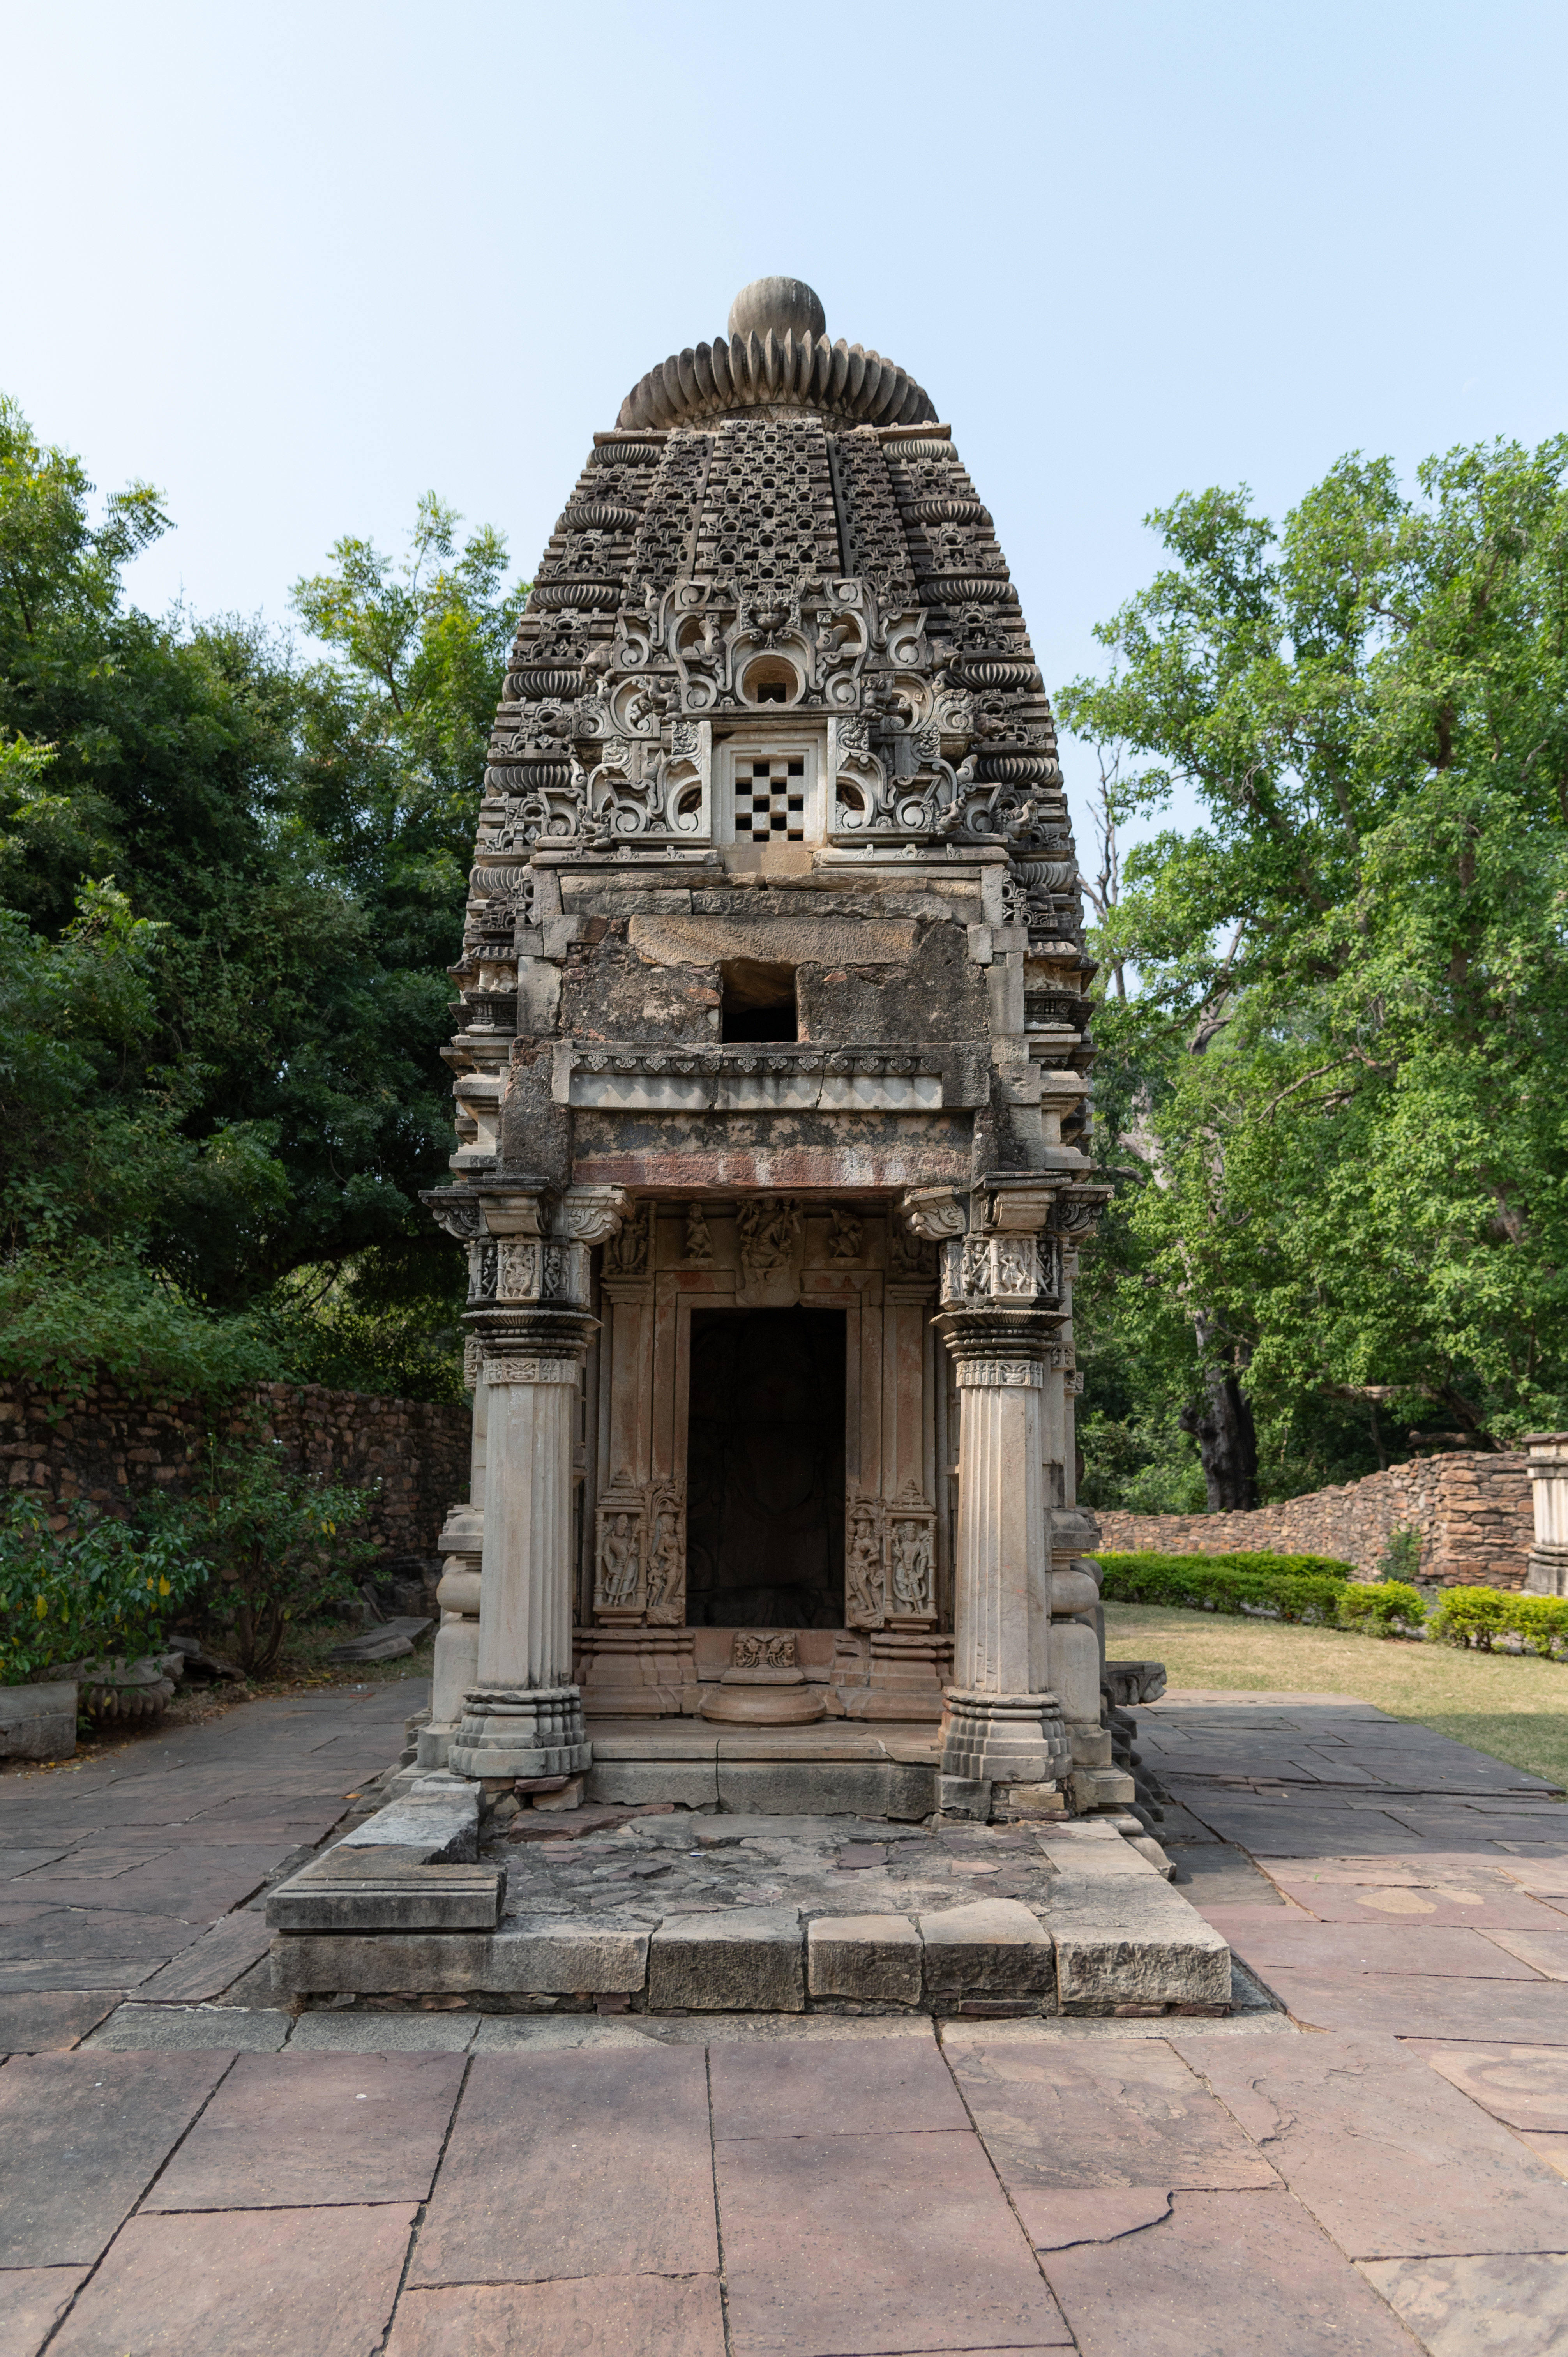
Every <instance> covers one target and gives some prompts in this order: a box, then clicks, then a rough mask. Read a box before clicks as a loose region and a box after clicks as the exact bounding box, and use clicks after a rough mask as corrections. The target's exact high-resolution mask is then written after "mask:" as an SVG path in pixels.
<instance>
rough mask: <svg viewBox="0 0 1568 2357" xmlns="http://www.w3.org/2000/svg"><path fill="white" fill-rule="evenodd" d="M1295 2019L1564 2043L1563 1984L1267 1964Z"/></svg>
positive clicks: (1566, 1999)
mask: <svg viewBox="0 0 1568 2357" xmlns="http://www.w3.org/2000/svg"><path fill="white" fill-rule="evenodd" d="M1262 1977H1263V1979H1264V1980H1265V1981H1266V1982H1267V1984H1268V1986H1269V1987H1270V1988H1271V1989H1272V1990H1273V1993H1274V1995H1275V1996H1277V1997H1278V1998H1279V2000H1280V2003H1281V2004H1282V2005H1283V2006H1284V2007H1286V2009H1287V2010H1288V2012H1289V2013H1290V2015H1291V2016H1292V2018H1293V2019H1294V2020H1296V2021H1298V2022H1301V2023H1303V2024H1305V2026H1307V2027H1308V2028H1311V2029H1347V2030H1355V2031H1362V2030H1372V2031H1378V2030H1386V2031H1388V2032H1390V2033H1391V2035H1392V2036H1393V2037H1395V2038H1451V2039H1455V2040H1464V2039H1475V2038H1484V2039H1487V2040H1498V2039H1501V2040H1513V2041H1514V2042H1515V2043H1517V2044H1520V2045H1524V2046H1564V2047H1568V1989H1565V1988H1564V1987H1563V1984H1562V1983H1561V1982H1557V1981H1494V1980H1488V1981H1487V1983H1486V1986H1485V1995H1484V1996H1482V1995H1480V1994H1478V1992H1477V1985H1476V1983H1475V1982H1474V1981H1463V1980H1455V1979H1453V1978H1452V1977H1449V1976H1446V1975H1444V1976H1439V1975H1436V1974H1418V1973H1348V1974H1345V1975H1341V1976H1339V1977H1338V1978H1336V1977H1334V1976H1333V1975H1330V1974H1329V1973H1327V1972H1326V1971H1319V1970H1318V1969H1317V1968H1316V1966H1313V1967H1311V1968H1309V1969H1307V1970H1305V1971H1297V1970H1296V1969H1295V1967H1294V1966H1282V1965H1279V1964H1271V1965H1270V1966H1269V1968H1268V1970H1267V1971H1266V1972H1265V1973H1264V1974H1263V1975H1262Z"/></svg>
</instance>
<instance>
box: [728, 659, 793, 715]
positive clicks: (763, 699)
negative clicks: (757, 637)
mask: <svg viewBox="0 0 1568 2357" xmlns="http://www.w3.org/2000/svg"><path fill="white" fill-rule="evenodd" d="M804 685H805V683H804V681H803V679H802V678H801V675H800V672H799V671H798V670H797V669H796V667H795V665H794V664H793V663H792V662H790V660H789V656H788V655H781V654H766V655H754V656H753V657H752V659H751V661H750V662H748V663H747V664H746V669H745V670H744V671H743V672H742V673H741V677H740V692H741V694H742V695H743V696H744V697H745V699H746V703H747V704H757V705H765V704H797V703H799V701H800V695H801V694H802V692H803V689H804Z"/></svg>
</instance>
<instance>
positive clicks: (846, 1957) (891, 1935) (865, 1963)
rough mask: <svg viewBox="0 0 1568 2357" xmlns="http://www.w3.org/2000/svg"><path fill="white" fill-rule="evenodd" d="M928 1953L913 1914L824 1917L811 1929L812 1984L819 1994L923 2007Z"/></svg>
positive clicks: (809, 1972)
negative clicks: (923, 1958) (922, 1967)
mask: <svg viewBox="0 0 1568 2357" xmlns="http://www.w3.org/2000/svg"><path fill="white" fill-rule="evenodd" d="M922 1953H923V1951H922V1947H921V1943H920V1935H919V1932H918V1931H917V1930H916V1928H915V1926H914V1923H913V1922H912V1921H911V1920H910V1918H909V1917H908V1915H819V1916H818V1917H817V1919H816V1921H814V1922H813V1923H811V1924H810V1925H809V1926H808V1928H807V1932H806V1981H807V1986H808V1987H809V1988H810V1990H811V1995H812V1996H844V1997H859V1998H860V1999H861V2000H862V2001H863V2002H864V2003H867V2004H872V2005H918V2004H919V2002H920V1962H921V1955H922Z"/></svg>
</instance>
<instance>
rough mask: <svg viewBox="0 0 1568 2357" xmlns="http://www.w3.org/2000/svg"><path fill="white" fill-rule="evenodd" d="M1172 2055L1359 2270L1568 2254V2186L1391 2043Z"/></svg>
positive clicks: (1206, 2048) (1261, 2044)
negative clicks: (1196, 2076)
mask: <svg viewBox="0 0 1568 2357" xmlns="http://www.w3.org/2000/svg"><path fill="white" fill-rule="evenodd" d="M1173 2042H1174V2043H1175V2044H1176V2048H1177V2050H1178V2051H1180V2052H1183V2053H1185V2054H1186V2056H1187V2060H1188V2061H1190V2062H1191V2063H1192V2065H1193V2068H1194V2069H1195V2070H1196V2071H1198V2072H1201V2073H1202V2074H1203V2076H1204V2078H1205V2079H1206V2080H1207V2081H1208V2084H1209V2086H1210V2087H1212V2089H1213V2090H1214V2093H1216V2094H1217V2095H1218V2096H1219V2098H1220V2099H1221V2101H1222V2102H1223V2103H1224V2104H1225V2105H1226V2106H1227V2108H1228V2109H1229V2110H1230V2112H1231V2113H1232V2114H1233V2115H1235V2117H1236V2119H1237V2120H1238V2121H1239V2122H1240V2126H1242V2127H1243V2128H1244V2129H1245V2130H1246V2132H1247V2134H1248V2135H1249V2136H1251V2137H1252V2138H1254V2140H1255V2141H1256V2143H1257V2144H1258V2146H1259V2147H1261V2149H1262V2151H1263V2152H1264V2153H1266V2154H1267V2156H1268V2158H1269V2160H1270V2161H1271V2162H1272V2163H1273V2167H1274V2168H1275V2169H1278V2171H1279V2173H1280V2175H1281V2176H1282V2177H1283V2179H1284V2180H1285V2183H1286V2184H1287V2185H1288V2186H1289V2188H1290V2190H1291V2191H1292V2192H1293V2193H1294V2195H1295V2197H1296V2199H1297V2200H1298V2201H1302V2202H1304V2203H1305V2206H1306V2208H1307V2209H1308V2210H1310V2211H1311V2212H1312V2214H1313V2216H1314V2217H1315V2218H1316V2220H1317V2222H1318V2223H1319V2224H1320V2225H1321V2226H1322V2227H1323V2228H1324V2229H1325V2231H1326V2233H1329V2234H1331V2235H1332V2236H1333V2238H1334V2240H1335V2242H1336V2243H1337V2244H1338V2245H1339V2247H1340V2249H1341V2250H1343V2251H1345V2252H1347V2253H1348V2255H1350V2257H1352V2258H1358V2259H1365V2258H1398V2257H1407V2258H1408V2257H1419V2256H1423V2255H1424V2256H1433V2255H1449V2254H1459V2253H1463V2252H1466V2251H1468V2252H1487V2251H1560V2250H1568V2186H1565V2185H1564V2184H1563V2180H1562V2179H1561V2178H1560V2177H1559V2176H1558V2175H1557V2174H1556V2172H1555V2171H1554V2170H1553V2169H1549V2168H1548V2167H1547V2166H1546V2164H1545V2163H1544V2162H1542V2161H1541V2160H1539V2159H1537V2158H1536V2157H1535V2156H1534V2155H1533V2154H1531V2153H1529V2152H1527V2151H1525V2150H1523V2149H1522V2148H1521V2147H1520V2142H1519V2139H1518V2137H1517V2136H1510V2135H1509V2131H1508V2130H1507V2129H1506V2128H1504V2127H1500V2126H1498V2125H1497V2124H1496V2123H1495V2122H1494V2121H1491V2120H1489V2119H1487V2117H1486V2116H1485V2115H1481V2114H1478V2113H1477V2107H1476V2105H1475V2104H1472V2103H1471V2102H1469V2101H1468V2100H1467V2098H1466V2096H1464V2095H1462V2094H1461V2093H1459V2092H1458V2090H1457V2089H1456V2088H1455V2087H1453V2086H1451V2085H1450V2084H1449V2083H1448V2081H1447V2080H1446V2079H1444V2078H1441V2077H1439V2075H1438V2074H1437V2073H1436V2072H1434V2071H1430V2070H1428V2069H1427V2068H1426V2067H1425V2065H1424V2064H1423V2062H1422V2061H1420V2060H1419V2059H1418V2058H1416V2057H1414V2056H1412V2055H1409V2054H1406V2053H1403V2052H1402V2051H1401V2050H1400V2049H1399V2047H1398V2046H1396V2045H1395V2043H1394V2041H1393V2040H1391V2039H1353V2038H1344V2037H1326V2038H1300V2039H1294V2038H1293V2039H1283V2038H1278V2039H1276V2038H1270V2039H1259V2040H1246V2039H1209V2040H1208V2041H1207V2042H1205V2041H1203V2040H1198V2039H1190V2040H1180V2039H1177V2040H1174V2041H1173Z"/></svg>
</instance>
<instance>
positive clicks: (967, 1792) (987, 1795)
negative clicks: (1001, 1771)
mask: <svg viewBox="0 0 1568 2357" xmlns="http://www.w3.org/2000/svg"><path fill="white" fill-rule="evenodd" d="M936 1804H937V1807H938V1808H939V1809H940V1811H941V1813H942V1814H943V1816H944V1817H978V1818H979V1820H980V1822H981V1823H982V1824H984V1822H985V1820H986V1818H987V1817H989V1816H990V1814H991V1781H990V1779H989V1777H985V1776H939V1777H938V1778H937V1792H936Z"/></svg>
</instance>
